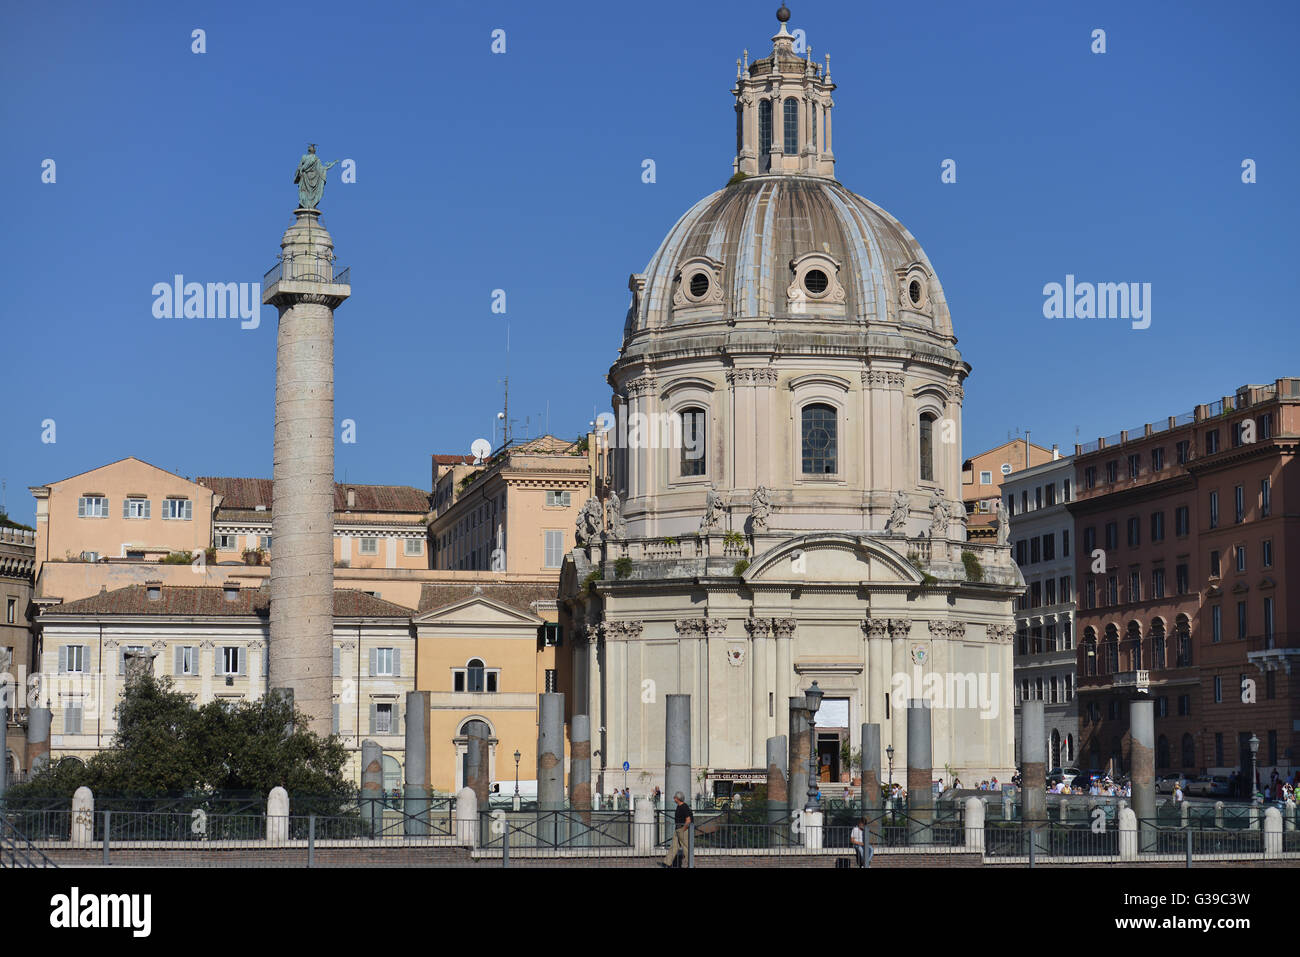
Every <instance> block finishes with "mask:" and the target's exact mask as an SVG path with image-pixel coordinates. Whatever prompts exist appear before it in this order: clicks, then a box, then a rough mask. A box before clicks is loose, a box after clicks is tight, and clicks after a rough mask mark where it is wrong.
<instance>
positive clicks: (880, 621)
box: [862, 618, 889, 638]
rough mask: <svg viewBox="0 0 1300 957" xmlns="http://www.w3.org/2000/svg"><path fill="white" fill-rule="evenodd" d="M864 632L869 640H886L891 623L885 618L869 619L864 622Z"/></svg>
mask: <svg viewBox="0 0 1300 957" xmlns="http://www.w3.org/2000/svg"><path fill="white" fill-rule="evenodd" d="M862 630H863V631H865V632H866V633H867V637H868V638H884V637H885V632H887V631H888V630H889V621H888V619H885V618H868V619H866V620H865V621H863V622H862Z"/></svg>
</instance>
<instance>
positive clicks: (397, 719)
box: [389, 701, 402, 734]
mask: <svg viewBox="0 0 1300 957" xmlns="http://www.w3.org/2000/svg"><path fill="white" fill-rule="evenodd" d="M401 721H402V706H401V705H400V704H398V703H397V702H396V701H394V702H393V723H392V724H391V725H390V726H389V730H390V731H391V733H393V734H401V733H402V724H401Z"/></svg>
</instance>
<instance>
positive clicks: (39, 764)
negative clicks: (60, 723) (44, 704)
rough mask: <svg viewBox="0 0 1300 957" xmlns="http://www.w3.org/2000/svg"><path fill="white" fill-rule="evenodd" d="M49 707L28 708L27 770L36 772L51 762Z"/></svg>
mask: <svg viewBox="0 0 1300 957" xmlns="http://www.w3.org/2000/svg"><path fill="white" fill-rule="evenodd" d="M50 718H51V713H50V709H49V708H28V709H27V771H28V773H29V774H35V773H36V772H37V771H39V770H40V769H41V768H43V767H45V766H46V765H48V764H49V763H50Z"/></svg>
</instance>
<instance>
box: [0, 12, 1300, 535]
mask: <svg viewBox="0 0 1300 957" xmlns="http://www.w3.org/2000/svg"><path fill="white" fill-rule="evenodd" d="M778 5H779V2H774V0H763V2H753V0H750V2H746V3H737V2H711V3H700V2H693V3H686V2H677V0H660V2H655V3H647V4H642V3H638V4H623V3H598V2H569V3H563V4H526V3H523V2H508V3H500V2H498V3H493V2H487V3H471V2H458V3H438V4H430V3H409V4H405V3H386V2H384V3H370V4H362V3H354V2H349V3H338V2H330V0H324V2H315V3H311V4H296V3H277V4H252V3H246V2H229V3H223V4H206V5H200V4H174V3H161V2H159V3H152V2H145V3H134V4H103V3H90V2H72V3H66V4H58V5H53V4H23V5H17V4H11V5H8V6H7V7H6V9H5V11H4V13H3V14H2V15H0V89H3V91H4V92H3V94H2V99H0V123H2V124H3V129H4V131H5V136H4V139H5V144H6V149H4V150H3V151H0V210H3V220H4V225H5V228H4V229H3V231H0V262H2V263H3V273H2V275H3V277H4V280H5V283H4V293H5V295H4V297H3V300H2V301H0V303H2V304H0V309H2V310H3V314H2V321H3V336H0V356H3V365H2V367H3V370H4V371H3V374H4V378H5V403H4V411H3V413H0V478H3V479H5V480H6V481H7V485H8V490H7V501H8V506H9V511H10V513H11V514H12V515H13V516H14V517H15V518H18V519H20V520H28V521H30V519H31V516H32V514H33V503H32V499H31V496H30V495H29V494H28V493H27V491H26V488H27V486H29V485H34V484H40V483H45V482H50V481H55V480H58V479H61V478H65V477H67V476H70V475H73V474H76V473H78V472H80V471H83V470H85V469H88V468H93V467H95V466H97V465H100V464H103V463H106V462H109V461H113V460H115V459H118V458H121V457H124V456H127V455H136V456H138V457H140V458H142V459H145V460H146V461H149V462H153V463H154V464H156V465H159V466H162V467H164V468H168V469H173V470H176V471H178V472H180V473H181V474H184V475H189V476H195V475H201V474H227V475H265V476H269V475H270V473H271V436H272V428H273V424H274V423H273V396H274V386H275V383H274V372H275V316H274V310H272V309H270V308H269V307H268V308H266V309H264V310H263V312H262V322H261V325H260V327H259V328H258V329H256V330H243V329H241V328H240V327H239V322H238V321H237V320H193V319H191V320H184V319H157V318H154V316H153V313H152V306H153V296H152V294H151V289H152V287H153V284H154V283H156V282H168V281H170V280H171V278H172V277H173V276H174V275H175V274H177V273H180V274H183V275H184V276H185V277H186V278H187V280H193V281H200V282H238V281H247V282H253V281H258V280H260V278H261V276H262V273H263V272H264V271H265V270H266V269H268V268H269V267H270V266H271V265H272V264H273V262H274V258H275V254H276V252H277V251H278V243H279V238H280V235H281V233H282V231H283V230H284V228H285V227H286V226H287V225H288V224H289V223H290V221H291V219H292V209H293V207H294V206H295V205H296V198H297V196H296V191H295V188H294V187H293V185H292V183H291V180H292V174H293V169H294V167H295V165H296V163H297V160H298V157H299V155H300V154H301V153H302V152H303V149H304V147H305V145H306V144H307V143H308V142H316V143H318V144H319V150H320V153H321V155H322V156H323V157H324V158H325V159H331V160H332V159H345V158H347V159H352V160H354V161H355V163H356V170H357V177H356V179H357V181H356V183H354V184H343V183H341V182H340V181H339V178H338V173H339V168H335V169H334V170H332V171H331V173H330V182H329V185H328V186H327V188H326V191H325V199H324V201H323V203H322V210H323V212H324V222H325V224H326V226H327V227H328V228H329V229H330V231H331V232H332V234H333V236H334V239H335V242H336V246H337V251H338V253H339V256H340V259H341V260H342V261H343V262H344V263H346V264H349V265H350V266H351V267H352V281H353V295H352V299H351V300H350V301H348V302H347V303H346V304H344V305H343V306H342V307H341V308H340V309H339V311H338V312H337V314H336V324H337V325H336V418H338V419H340V420H341V419H344V418H351V419H353V420H355V422H356V424H357V441H356V443H355V444H353V445H343V444H339V445H338V446H337V467H338V474H339V477H340V478H342V477H344V476H345V475H346V477H347V478H348V479H349V480H350V481H353V482H368V483H394V484H411V485H417V486H421V487H425V488H427V487H428V483H429V458H428V456H429V453H431V452H435V451H436V452H460V451H467V450H468V448H469V445H470V442H471V441H473V440H474V439H475V438H477V437H480V436H488V437H490V429H491V425H492V421H493V418H494V416H495V413H496V412H497V410H498V409H499V408H500V406H501V384H500V380H501V378H502V377H503V376H504V375H505V374H506V353H505V320H503V319H502V318H501V317H500V316H495V315H493V314H492V313H491V311H490V306H491V293H492V290H494V289H498V288H501V289H505V290H506V292H507V297H508V298H507V310H508V313H507V314H508V317H509V322H510V337H511V354H510V359H509V375H510V384H511V391H510V408H511V415H512V418H517V419H518V425H517V428H516V431H517V432H522V431H523V430H524V428H525V422H524V419H525V416H527V417H530V419H531V421H530V422H529V423H528V428H529V429H530V430H531V431H533V432H536V431H537V429H538V419H539V418H544V417H545V415H546V413H547V409H548V404H549V422H550V428H551V431H553V432H555V433H558V434H562V435H567V436H574V435H577V434H578V433H579V432H581V431H583V430H585V427H586V425H587V423H588V421H590V419H591V418H592V413H593V408H594V407H599V408H602V409H603V408H607V406H608V399H609V393H608V386H607V385H606V384H605V382H604V375H605V372H606V371H607V370H608V368H609V365H610V363H611V362H612V361H613V359H614V358H615V356H616V355H617V351H618V346H619V341H620V336H621V332H622V326H623V317H624V314H625V311H626V308H627V301H628V292H627V276H628V274H629V273H632V272H639V271H641V270H642V269H643V268H644V266H645V264H646V261H647V260H648V259H649V257H650V256H651V254H652V253H653V252H654V250H655V248H656V247H657V245H658V244H659V242H660V240H661V239H662V237H663V235H664V233H665V232H666V231H667V230H668V229H669V228H670V227H671V226H672V224H673V223H674V222H675V221H676V219H677V218H678V217H679V216H680V215H681V213H682V212H683V211H684V210H685V209H687V208H688V207H689V206H690V205H691V204H692V203H693V202H694V201H695V200H697V199H698V198H699V197H701V196H703V195H705V194H707V193H709V192H711V191H713V190H715V189H717V188H719V187H720V186H722V184H723V183H725V182H726V180H727V178H728V176H729V175H730V174H731V167H730V163H731V158H732V151H733V147H734V135H735V133H734V129H735V127H734V123H735V120H734V113H733V110H732V98H731V96H730V94H729V92H728V91H729V89H730V86H731V84H732V82H733V80H734V77H735V60H736V58H737V57H739V56H740V53H741V50H742V48H748V49H749V51H750V56H751V59H752V58H755V57H760V56H764V55H766V53H767V52H768V51H769V50H770V42H769V38H770V37H771V35H772V33H773V32H774V31H775V29H776V26H777V24H776V21H775V19H774V17H773V13H774V10H775V8H776V6H778ZM792 10H793V19H792V20H791V23H790V26H791V27H792V28H801V29H803V30H804V31H805V32H806V34H807V39H808V42H809V43H810V44H811V45H812V47H813V52H814V56H815V57H816V58H817V59H819V60H820V59H821V58H822V56H823V54H825V53H830V54H831V58H832V59H831V67H832V76H833V79H834V80H835V82H836V83H837V84H838V85H839V89H838V90H837V92H836V112H835V152H836V156H837V159H838V165H837V175H838V178H839V179H840V180H841V182H843V183H844V184H845V185H846V186H848V187H849V188H850V189H853V190H854V191H856V192H858V193H861V194H862V195H864V196H866V197H868V198H869V199H871V200H872V201H874V202H876V203H878V204H879V205H881V206H883V207H884V208H886V209H888V210H889V211H890V212H892V213H893V214H894V215H895V216H897V217H898V218H899V219H900V220H901V221H902V222H903V223H904V224H905V225H906V226H907V227H908V228H909V229H910V230H911V231H912V233H913V234H914V235H915V236H916V237H917V238H918V239H919V240H920V242H921V243H922V245H923V246H924V247H925V249H926V251H927V253H928V255H929V257H930V260H931V262H932V263H933V264H934V266H935V268H936V270H937V271H938V274H939V278H940V281H941V282H942V284H943V286H944V291H945V295H946V296H947V299H948V302H949V305H950V307H951V310H952V315H953V322H954V325H955V328H956V331H957V335H958V338H959V343H958V346H959V348H960V349H961V350H962V352H963V354H964V356H965V358H966V360H967V361H968V362H970V363H971V365H972V366H973V367H974V371H973V373H972V375H971V377H970V379H969V380H968V381H967V383H966V401H965V406H964V450H965V452H966V453H967V454H972V453H974V452H977V451H979V450H981V449H983V448H985V447H988V446H991V445H995V444H997V443H999V442H1001V441H1003V440H1005V439H1006V437H1007V433H1008V431H1013V430H1015V429H1017V428H1019V429H1026V428H1028V429H1030V430H1031V431H1032V433H1033V437H1034V440H1035V441H1041V442H1044V443H1046V444H1051V443H1052V442H1059V443H1060V444H1061V445H1062V447H1063V448H1066V447H1070V446H1072V443H1073V442H1074V441H1075V438H1076V433H1075V430H1076V428H1077V429H1078V430H1079V431H1078V435H1079V437H1080V439H1081V440H1082V441H1087V440H1089V439H1091V438H1095V437H1097V436H1098V435H1108V434H1111V433H1113V432H1117V431H1119V430H1120V429H1123V428H1131V427H1135V426H1137V425H1139V424H1141V423H1144V422H1147V421H1151V420H1152V419H1156V418H1160V417H1163V416H1165V415H1170V414H1174V413H1177V412H1183V411H1186V410H1189V409H1190V408H1191V407H1192V406H1193V405H1195V404H1196V403H1197V402H1202V401H1209V400H1211V399H1213V398H1215V397H1217V396H1219V395H1222V394H1223V393H1225V392H1229V393H1230V392H1231V391H1233V390H1234V389H1235V388H1236V387H1237V386H1238V385H1241V384H1243V383H1246V382H1268V381H1272V380H1273V379H1274V378H1276V377H1278V376H1282V375H1288V374H1291V375H1294V374H1300V361H1298V360H1300V348H1298V346H1300V333H1297V321H1296V316H1295V306H1294V304H1295V302H1296V301H1297V299H1300V296H1298V295H1297V294H1298V293H1300V290H1298V289H1297V285H1298V284H1300V278H1298V277H1300V270H1297V268H1296V262H1297V258H1298V257H1297V252H1300V250H1298V249H1297V240H1296V234H1295V228H1294V219H1295V213H1296V210H1297V209H1298V208H1300V204H1298V203H1297V199H1300V195H1298V193H1300V188H1298V187H1297V178H1296V170H1297V169H1300V163H1298V162H1297V160H1298V159H1300V157H1298V156H1297V152H1298V146H1300V144H1298V142H1297V139H1298V137H1297V130H1298V122H1297V110H1296V95H1297V94H1296V91H1297V90H1300V76H1297V73H1298V72H1300V68H1298V67H1297V60H1296V58H1295V57H1294V56H1293V47H1294V44H1295V37H1296V27H1297V21H1298V20H1300V5H1297V4H1295V3H1294V2H1290V0H1285V2H1261V3H1256V4H1252V5H1250V6H1249V7H1248V8H1242V7H1240V6H1236V5H1232V4H1229V3H1226V2H1216V3H1208V2H1172V0H1171V2H1144V3H1089V4H1082V3H1073V4H1063V3H1062V4H1045V3H1042V2H1038V0H1026V2H990V3H978V4H976V3H970V2H967V0H954V2H936V3H925V2H914V3H907V4H876V3H870V4H868V3H862V2H860V0H859V2H826V0H819V2H808V0H795V2H794V3H793V5H792ZM196 28H201V29H203V30H204V31H206V46H207V52H206V53H203V54H195V53H192V52H191V44H192V40H191V31H192V30H194V29H196ZM498 28H499V29H503V30H505V31H506V53H505V54H504V55H494V54H492V53H491V51H490V45H491V33H492V31H493V30H494V29H498ZM1097 28H1101V29H1104V30H1105V31H1106V48H1107V49H1106V52H1105V53H1104V54H1094V53H1092V52H1091V50H1090V46H1091V44H1092V40H1091V33H1092V31H1093V30H1094V29H1097ZM47 158H49V159H53V160H55V163H56V167H55V169H56V182H55V183H53V184H47V183H42V181H41V174H42V161H43V160H45V159H47ZM646 158H651V159H653V160H654V161H655V164H656V173H657V177H656V179H657V181H656V182H655V183H654V184H645V183H643V182H642V181H641V169H642V165H641V164H642V160H643V159H646ZM949 158H951V159H954V160H955V161H956V163H957V182H956V183H954V184H944V183H941V182H940V172H941V163H942V162H943V160H945V159H949ZM1245 158H1251V159H1254V160H1255V161H1256V163H1257V169H1258V173H1257V175H1258V182H1257V183H1255V184H1251V185H1246V184H1243V183H1242V182H1241V163H1242V160H1243V159H1245ZM1066 274H1074V275H1075V276H1076V277H1078V279H1079V280H1088V281H1094V282H1149V283H1151V285H1152V324H1151V327H1150V328H1149V329H1145V330H1134V329H1132V328H1131V327H1130V324H1129V323H1128V322H1124V321H1121V320H1083V319H1075V320H1063V319H1062V320H1049V319H1045V318H1043V313H1042V308H1043V291H1042V290H1043V286H1044V284H1046V283H1049V282H1063V281H1064V278H1065V276H1066ZM46 419H53V420H54V421H55V424H56V441H55V442H54V443H52V444H51V443H43V442H42V441H41V436H42V422H43V421H44V420H46Z"/></svg>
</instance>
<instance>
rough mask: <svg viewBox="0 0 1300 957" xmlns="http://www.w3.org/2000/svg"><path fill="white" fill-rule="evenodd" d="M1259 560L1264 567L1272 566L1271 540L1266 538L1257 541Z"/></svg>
mask: <svg viewBox="0 0 1300 957" xmlns="http://www.w3.org/2000/svg"><path fill="white" fill-rule="evenodd" d="M1259 549H1260V561H1261V563H1262V564H1263V566H1264V567H1265V568H1272V567H1273V540H1272V539H1271V538H1266V539H1264V540H1263V541H1262V542H1260V543H1259Z"/></svg>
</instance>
